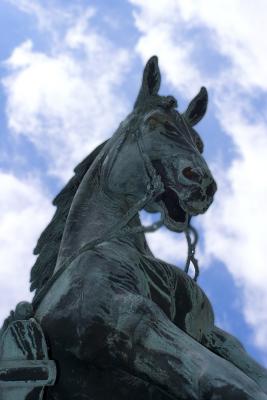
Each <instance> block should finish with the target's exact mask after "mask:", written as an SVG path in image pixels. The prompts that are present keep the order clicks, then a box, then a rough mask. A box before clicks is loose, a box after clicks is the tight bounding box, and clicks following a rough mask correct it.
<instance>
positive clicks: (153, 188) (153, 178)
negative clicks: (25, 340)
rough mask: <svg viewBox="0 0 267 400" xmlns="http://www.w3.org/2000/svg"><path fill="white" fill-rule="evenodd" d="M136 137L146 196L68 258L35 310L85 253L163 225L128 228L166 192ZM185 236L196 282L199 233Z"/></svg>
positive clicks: (37, 298)
mask: <svg viewBox="0 0 267 400" xmlns="http://www.w3.org/2000/svg"><path fill="white" fill-rule="evenodd" d="M135 135H136V141H137V146H138V149H139V152H140V155H141V158H142V159H143V162H144V166H145V169H146V172H147V175H148V177H149V181H148V184H147V192H146V194H145V195H144V196H143V197H142V198H141V199H140V200H139V201H138V202H137V203H136V204H135V205H134V206H133V207H131V208H130V209H129V210H128V211H127V212H126V214H125V216H124V218H123V219H122V221H121V222H120V223H119V224H117V225H116V228H115V229H114V227H112V228H110V229H109V230H108V232H107V233H106V234H105V236H104V237H102V238H98V239H94V240H92V241H89V242H88V243H86V244H85V245H84V246H82V247H81V248H80V249H79V250H78V251H76V252H74V253H73V254H72V255H71V256H70V257H68V258H67V259H66V260H65V261H64V263H63V264H62V266H61V267H60V268H59V269H58V270H57V271H56V272H55V273H54V274H53V275H52V277H51V278H50V279H49V280H48V281H47V282H45V284H44V286H43V287H42V288H41V289H40V291H39V293H38V294H37V295H36V296H35V297H34V299H33V301H32V306H33V308H34V309H36V308H37V307H38V305H39V304H40V302H41V301H42V299H43V298H44V296H45V295H46V293H47V292H48V290H49V289H50V288H51V286H52V285H53V283H54V282H55V281H56V280H57V279H58V277H59V276H60V275H61V274H62V273H63V272H64V271H65V270H66V269H67V268H68V266H69V265H70V264H71V263H72V261H74V260H75V259H76V258H77V257H78V256H80V255H81V254H83V253H84V252H86V251H88V250H92V249H93V248H94V247H96V246H97V245H99V244H101V243H103V242H106V241H108V240H111V239H114V238H117V237H119V236H122V235H125V234H136V233H148V232H155V231H156V230H157V229H159V228H160V227H161V226H162V225H163V217H162V215H161V218H160V220H158V221H157V222H154V223H153V224H151V225H149V226H137V227H135V228H130V227H129V226H127V224H128V222H130V221H131V220H132V219H133V218H134V217H135V215H136V214H137V213H138V212H139V211H140V210H141V209H143V208H144V207H145V205H146V204H147V203H148V202H150V201H151V200H153V199H155V198H156V197H157V196H159V195H160V194H161V193H163V192H164V185H163V183H162V181H161V177H160V176H159V175H158V174H157V172H156V170H155V168H154V167H153V165H152V162H151V161H150V159H149V157H148V155H147V154H146V153H145V151H144V148H143V143H142V141H141V139H142V136H141V135H140V137H138V135H137V133H136V132H135ZM190 232H191V233H193V235H194V236H195V237H194V240H193V242H191V238H190V234H189V233H190ZM185 235H186V239H187V244H188V255H187V261H186V266H185V269H184V270H185V272H186V273H188V270H189V264H190V262H192V263H193V265H194V268H195V272H196V273H195V277H194V280H195V281H196V280H197V276H198V274H199V269H198V264H197V260H196V259H195V258H194V254H195V246H196V243H197V233H196V230H195V229H194V228H193V227H191V226H188V228H187V229H186V230H185Z"/></svg>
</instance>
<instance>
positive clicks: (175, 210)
mask: <svg viewBox="0 0 267 400" xmlns="http://www.w3.org/2000/svg"><path fill="white" fill-rule="evenodd" d="M155 201H156V203H157V204H158V205H159V206H160V207H161V208H162V210H163V214H164V223H165V225H166V226H167V227H168V228H169V229H171V230H174V231H183V230H184V229H185V228H186V226H187V224H188V217H189V215H188V213H187V212H186V211H185V210H184V209H183V207H182V205H181V201H180V199H179V196H178V195H177V193H176V192H175V191H174V190H172V189H171V188H170V187H167V188H166V189H165V191H164V192H163V193H162V194H161V195H160V196H158V197H157V198H156V200H155Z"/></svg>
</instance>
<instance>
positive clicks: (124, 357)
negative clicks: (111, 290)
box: [94, 293, 267, 400]
mask: <svg viewBox="0 0 267 400" xmlns="http://www.w3.org/2000/svg"><path fill="white" fill-rule="evenodd" d="M111 309H112V315H111V317H112V321H113V323H112V327H111V333H110V334H109V335H108V336H107V337H106V341H105V345H106V349H105V351H106V352H105V353H103V352H102V354H107V355H108V356H107V358H105V357H104V359H103V358H101V357H100V358H99V359H96V360H94V362H95V363H98V362H99V366H101V367H102V368H103V367H105V366H107V367H109V368H110V367H111V366H117V367H119V368H121V369H124V370H125V371H128V372H130V373H131V374H132V375H135V376H137V377H140V378H142V379H145V380H147V381H149V382H151V383H153V384H155V385H157V386H159V387H160V388H162V389H163V390H164V391H166V392H167V393H168V394H170V395H172V396H174V398H177V399H178V398H179V399H184V400H185V399H188V400H189V399H190V400H193V399H196V400H206V399H209V400H215V399H216V400H223V399H224V400H225V399H227V400H237V399H239V400H267V395H265V394H264V393H263V392H262V391H261V389H260V387H259V386H258V385H257V384H256V383H255V382H254V381H253V380H252V379H251V378H249V377H248V376H247V375H245V374H244V373H243V372H242V371H240V370H239V369H238V368H236V367H235V366H234V365H232V364H231V363H229V362H228V361H226V360H225V359H223V358H220V357H219V356H217V355H216V354H214V353H212V352H211V351H209V350H208V349H207V348H205V347H204V346H202V345H201V344H200V343H198V342H197V341H195V340H194V339H193V338H191V337H190V336H189V335H187V334H186V333H185V332H183V331H182V330H181V329H179V328H178V327H177V326H176V325H174V324H173V323H172V322H171V321H170V320H169V319H168V317H167V316H166V315H165V314H164V312H163V311H162V310H161V309H160V308H159V307H158V306H157V305H156V304H155V303H154V302H152V301H151V300H149V299H147V298H144V297H142V296H139V295H136V294H131V293H129V294H121V295H116V296H115V298H114V299H113V301H112V306H111ZM109 363H110V364H109Z"/></svg>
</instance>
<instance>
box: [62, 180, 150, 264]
mask: <svg viewBox="0 0 267 400" xmlns="http://www.w3.org/2000/svg"><path fill="white" fill-rule="evenodd" d="M87 175H88V176H87ZM87 175H86V176H85V177H84V179H83V181H82V183H81V184H80V187H79V189H78V191H77V193H76V195H75V198H74V200H73V204H72V206H71V209H70V212H69V215H68V218H67V222H66V226H65V230H64V234H63V238H62V242H61V245H60V250H59V255H58V259H57V264H56V268H55V272H56V271H57V270H58V269H59V268H60V267H61V266H62V264H63V263H64V262H65V261H66V260H67V259H68V258H69V257H70V258H71V257H72V256H73V254H75V253H77V252H78V251H79V250H80V249H81V247H83V246H84V245H85V244H87V243H89V242H91V241H93V240H95V239H103V241H105V236H106V234H107V232H108V231H110V230H111V229H112V228H114V230H115V229H116V226H117V225H118V223H120V222H121V221H122V220H123V219H125V215H126V213H127V211H128V210H129V209H130V208H131V207H132V204H130V203H129V201H127V199H126V197H125V196H114V195H113V196H112V195H109V194H107V193H106V192H105V191H104V190H103V187H102V186H101V185H100V184H99V182H96V183H94V185H93V187H94V192H93V193H92V178H91V174H87ZM89 188H90V189H89ZM90 192H91V193H90ZM140 225H141V223H140V219H139V215H138V213H137V214H136V216H135V217H134V218H133V219H132V220H131V221H129V222H128V223H127V224H126V226H128V227H129V228H133V227H137V226H140ZM118 233H119V232H118ZM118 240H121V241H122V244H123V245H124V246H125V245H127V244H129V245H130V246H132V247H135V248H136V249H137V250H138V251H140V252H143V253H145V252H149V249H148V246H147V243H146V240H145V236H144V234H143V233H137V234H128V235H125V234H124V235H123V236H121V237H119V236H118Z"/></svg>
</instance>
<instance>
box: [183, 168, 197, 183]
mask: <svg viewBox="0 0 267 400" xmlns="http://www.w3.org/2000/svg"><path fill="white" fill-rule="evenodd" d="M182 174H183V176H184V177H185V178H187V179H189V180H190V181H193V182H200V181H201V175H200V174H198V173H197V172H196V171H194V170H193V169H192V168H191V167H186V168H184V169H183V171H182Z"/></svg>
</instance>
